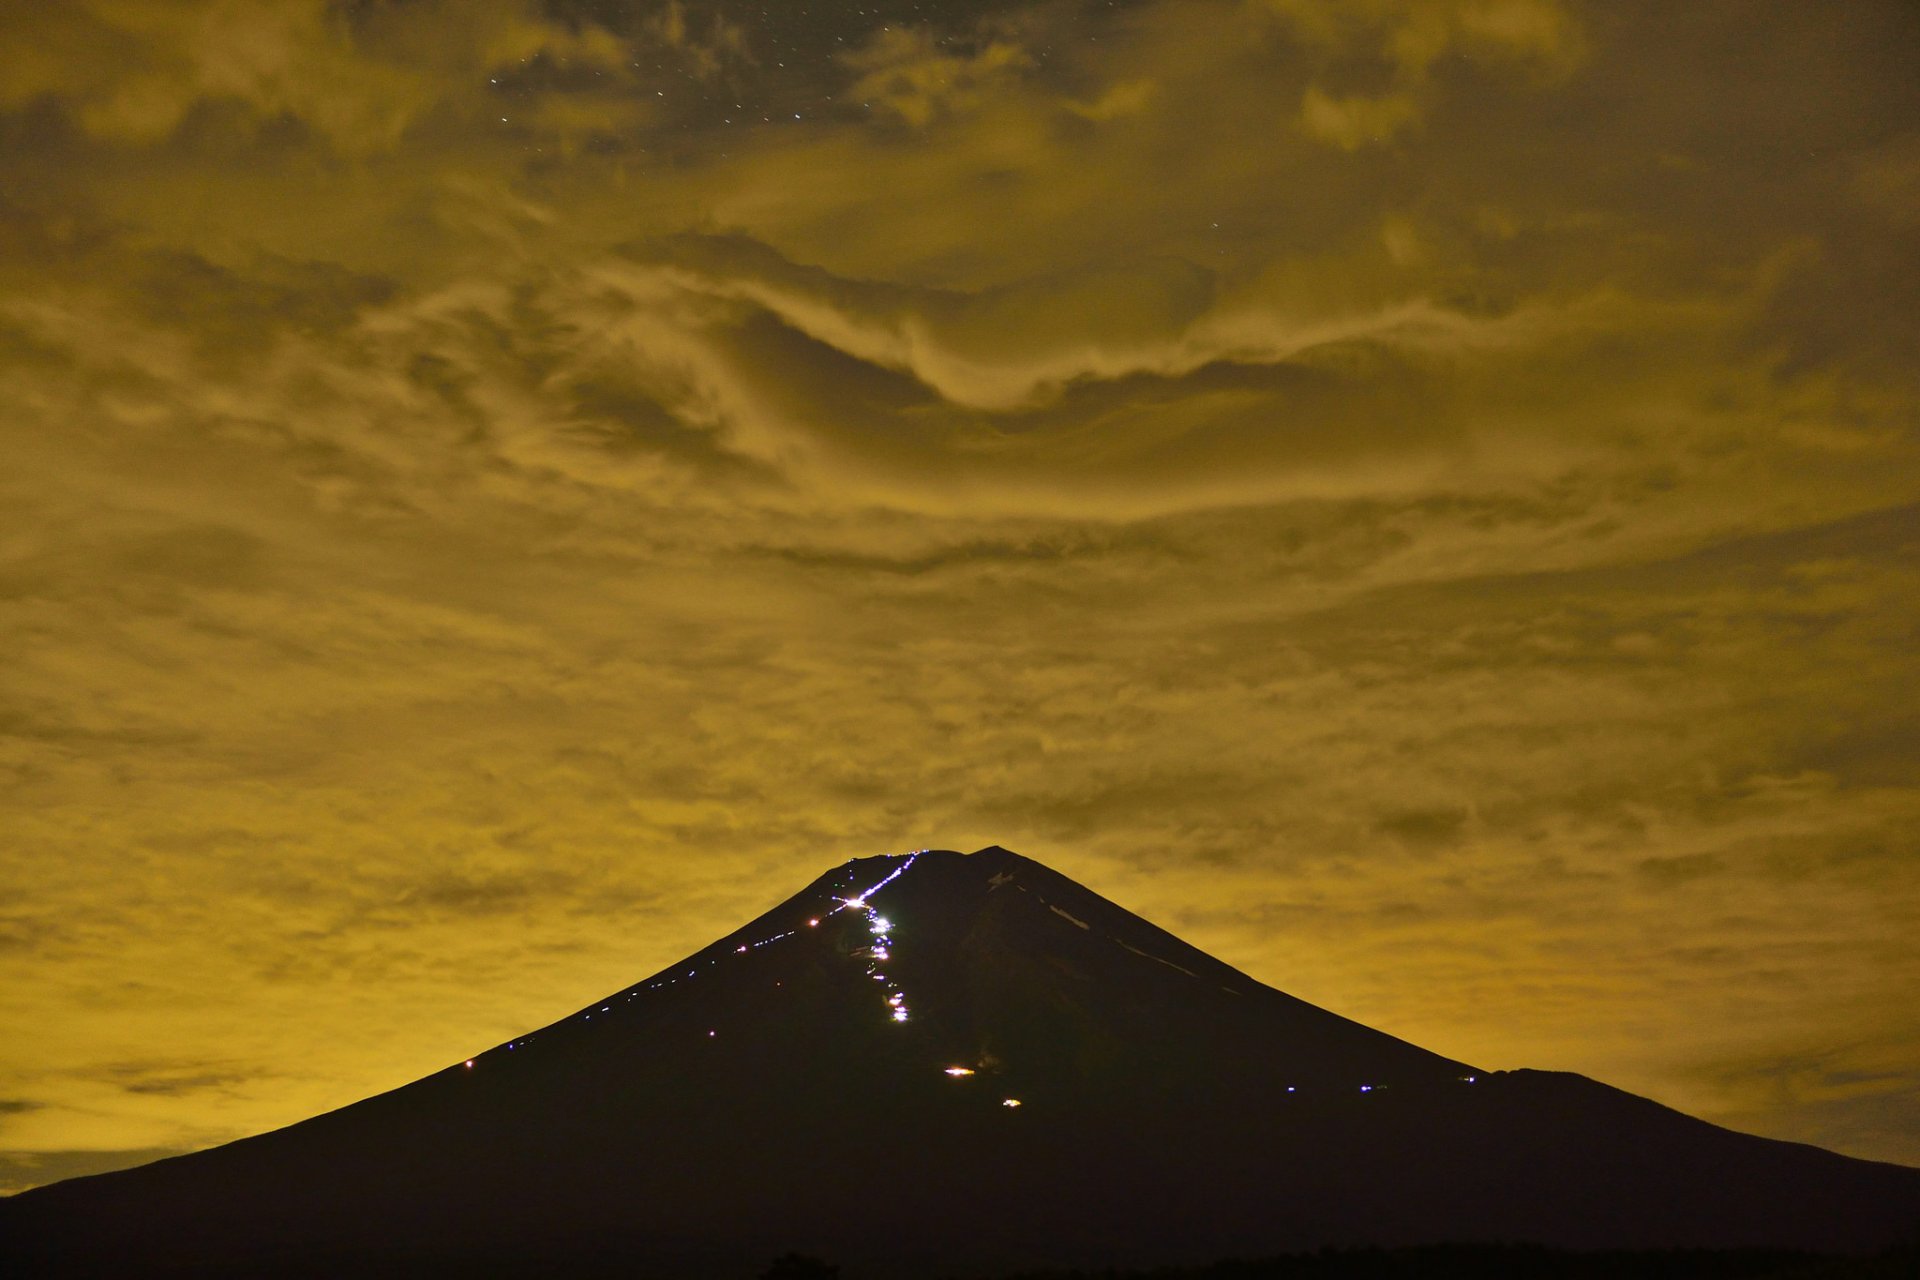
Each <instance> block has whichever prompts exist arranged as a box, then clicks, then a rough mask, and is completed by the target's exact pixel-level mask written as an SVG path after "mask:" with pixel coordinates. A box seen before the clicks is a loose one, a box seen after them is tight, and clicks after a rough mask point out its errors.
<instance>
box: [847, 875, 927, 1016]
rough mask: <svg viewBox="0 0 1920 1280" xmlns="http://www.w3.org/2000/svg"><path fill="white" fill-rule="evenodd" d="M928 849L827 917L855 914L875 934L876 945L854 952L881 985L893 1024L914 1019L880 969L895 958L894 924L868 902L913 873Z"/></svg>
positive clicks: (895, 985)
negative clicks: (914, 866) (909, 872)
mask: <svg viewBox="0 0 1920 1280" xmlns="http://www.w3.org/2000/svg"><path fill="white" fill-rule="evenodd" d="M925 852H926V850H925V849H917V850H915V851H914V852H912V853H910V854H908V855H907V860H906V861H905V862H903V863H901V864H900V865H899V866H897V867H895V868H894V869H893V871H892V872H891V873H889V874H888V875H887V877H886V878H885V879H883V880H881V881H880V883H878V884H876V885H873V886H872V887H870V888H868V889H866V890H864V891H862V892H860V893H857V894H855V895H854V896H853V897H851V898H842V899H840V905H839V906H837V907H835V908H834V909H833V910H832V911H829V912H828V913H827V914H828V915H837V914H838V913H840V912H842V911H847V910H854V911H858V912H860V913H861V914H862V915H864V916H865V917H866V921H867V928H868V929H869V930H870V931H871V932H872V933H873V941H872V942H871V943H870V944H869V945H867V946H865V947H861V948H857V949H856V950H855V951H854V954H855V955H865V956H866V959H867V976H868V977H869V978H872V979H873V980H874V981H875V982H878V983H880V984H881V987H882V989H883V990H884V991H885V992H886V1007H887V1018H888V1020H889V1021H892V1022H906V1021H908V1020H909V1019H911V1018H912V1017H913V1014H912V1012H911V1011H910V1010H909V1009H908V1008H907V995H906V992H904V991H902V990H900V984H899V983H897V982H895V981H894V980H893V979H891V978H889V977H888V976H887V975H886V974H885V973H883V972H881V970H880V966H881V964H882V963H884V962H885V961H887V960H889V959H891V958H892V957H893V921H891V920H889V919H887V918H886V917H885V916H883V915H881V914H880V912H879V910H878V909H877V908H875V907H873V906H870V905H869V904H868V899H870V898H872V897H873V895H874V894H876V893H878V892H880V891H881V890H882V889H884V888H886V887H887V886H888V885H890V884H892V883H893V882H894V881H895V880H898V879H899V878H900V877H901V876H903V875H905V874H907V872H908V871H910V870H912V869H913V864H914V862H915V860H916V859H918V858H919V857H920V855H921V854H923V853H925Z"/></svg>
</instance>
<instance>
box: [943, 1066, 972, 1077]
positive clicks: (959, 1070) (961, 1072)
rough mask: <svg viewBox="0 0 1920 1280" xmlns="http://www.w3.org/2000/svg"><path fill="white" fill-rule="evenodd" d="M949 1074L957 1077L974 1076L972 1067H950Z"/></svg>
mask: <svg viewBox="0 0 1920 1280" xmlns="http://www.w3.org/2000/svg"><path fill="white" fill-rule="evenodd" d="M947 1074H948V1075H950V1076H955V1077H958V1076H970V1075H972V1074H973V1068H972V1067H948V1068H947Z"/></svg>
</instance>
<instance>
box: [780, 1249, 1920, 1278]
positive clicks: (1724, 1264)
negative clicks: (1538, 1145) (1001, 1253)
mask: <svg viewBox="0 0 1920 1280" xmlns="http://www.w3.org/2000/svg"><path fill="white" fill-rule="evenodd" d="M769 1274H774V1273H769ZM817 1274H820V1275H821V1276H822V1280H825V1274H826V1273H817ZM779 1280H786V1278H785V1276H784V1275H781V1276H780V1277H779ZM793 1280H804V1277H803V1276H801V1275H799V1274H795V1275H794V1277H793ZM849 1280H856V1278H854V1277H849ZM1005 1280H1920V1246H1907V1247H1902V1248H1899V1249H1894V1250H1891V1251H1889V1252H1887V1253H1884V1254H1881V1255H1879V1256H1876V1257H1871V1258H1834V1257H1825V1256H1821V1255H1818V1254H1808V1253H1795V1252H1788V1251H1782V1250H1777V1249H1664V1250H1615V1249H1608V1250H1593V1251H1580V1250H1568V1249H1551V1248H1547V1247H1545V1246H1542V1245H1501V1244H1456V1245H1424V1246H1419V1247H1415V1248H1405V1249H1326V1250H1322V1251H1320V1252H1318V1253H1307V1254H1293V1255H1288V1256H1285V1257H1278V1258H1262V1259H1254V1260H1240V1259H1235V1260H1230V1261H1225V1262H1214V1263H1209V1264H1206V1265H1204V1266H1197V1267H1166V1268H1158V1269H1154V1270H1148V1271H1118V1270H1104V1271H1036V1272H1023V1273H1021V1274H1020V1275H1017V1276H1009V1277H1006V1278H1005Z"/></svg>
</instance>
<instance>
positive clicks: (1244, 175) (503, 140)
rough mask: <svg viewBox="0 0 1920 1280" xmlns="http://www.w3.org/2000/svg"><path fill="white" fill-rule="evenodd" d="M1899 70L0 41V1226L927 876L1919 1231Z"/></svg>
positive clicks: (1011, 10)
mask: <svg viewBox="0 0 1920 1280" xmlns="http://www.w3.org/2000/svg"><path fill="white" fill-rule="evenodd" d="M1916 65H1920V11H1917V10H1916V9H1915V8H1914V7H1913V6H1912V5H1910V4H1906V3H1901V2H1899V0H1889V2H1887V3H1871V2H1869V0H1854V2H1849V3H1845V4H1823V5H1806V4H1799V3H1793V2H1792V0H1781V2H1780V3H1714V2H1711V0H1706V2H1699V3H1691V2H1690V3H1686V4H1675V3H1671V0H1659V2H1658V3H1631V2H1622V0H1606V2H1605V3H1598V2H1596V3H1593V4H1580V3H1556V2H1555V0H1344V2H1342V0H1140V2H1138V3H1130V4H1099V3H1085V2H1081V0H1061V2H1057V3H1056V2H1052V0H1043V2H1041V3H1031V4H1011V3H964V4H963V3H940V4H935V3H909V2H906V0H871V2H869V3H864V4H858V3H847V2H841V3H831V4H823V3H814V4H805V5H803V4H797V3H791V2H789V0H769V2H768V3H766V4H765V5H761V4H740V3H732V2H730V0H729V2H727V3H717V4H716V3H693V2H691V0H688V2H687V3H684V4H677V3H676V4H664V5H663V4H659V3H652V2H642V0H633V2H632V3H591V4H589V3H576V2H571V0H569V2H565V3H562V2H558V0H555V2H553V3H548V4H541V3H538V2H537V0H484V2H481V0H458V2H456V0H385V2H378V0H360V2H355V3H335V4H326V3H321V2H320V0H277V2H275V3H263V2H261V0H63V2H62V3H47V4H24V3H23V4H10V5H6V6H4V7H0V652H3V653H4V654H5V659H4V661H0V1188H10V1189H19V1188H21V1187H24V1186H28V1185H32V1184H35V1183H38V1182H44V1181H49V1180H51V1179H54V1178H57V1177H62V1176H67V1175H70V1174H74V1173H80V1172H91V1171H95V1170H98V1169H103V1168H111V1167H116V1166H119V1165H125V1164H130V1163H135V1162H137V1161H140V1160H143V1159H147V1158H151V1157H152V1156H155V1155H160V1154H167V1153H172V1152H176V1151H181V1150H186V1149H192V1148H196V1147H201V1146H206V1145H210V1144H213V1143H217V1142H222V1141H226V1140H229V1139H232V1138H236V1137H240V1136H242V1135H245V1134H248V1133H254V1132H258V1131H260V1130H263V1129H266V1128H270V1127H274V1126H278V1125H282V1124H286V1123H289V1122H292V1121H294V1120H297V1119H300V1118H303V1117H305V1116H308V1115H311V1114H314V1113H316V1112H319V1111H322V1110H325V1109H328V1108H331V1107H336V1106H340V1105H343V1104H345V1103H347V1102H350V1101H353V1100H355V1099H358V1098H361V1097H364V1096H367V1095H369V1094H372V1093H375V1092H378V1091H380V1090H384V1089H388V1088H391V1087H394V1086H396V1085H399V1084H401V1083H404V1082H405V1081H408V1080H410V1079H413V1078H415V1077H418V1076H421V1075H424V1074H426V1073H428V1072H430V1071H433V1070H436V1069H438V1068H440V1067H443V1066H445V1065H447V1064H448V1063H450V1062H454V1061H457V1060H459V1059H461V1058H464V1057H466V1056H468V1055H470V1054H472V1053H473V1052H475V1051H477V1050H480V1049H483V1048H485V1047H487V1046H489V1045H492V1044H496V1043H499V1042H501V1041H504V1040H506V1039H508V1038H509V1037H511V1036H513V1035H516V1034H518V1033H520V1032H523V1031H525V1030H527V1029H529V1028H532V1027H535V1026H538V1025H541V1024H543V1023H546V1022H548V1021H551V1020H552V1019H554V1018H556V1017H559V1016H561V1015H563V1014H565V1013H567V1012H569V1011H571V1010H573V1009H575V1008H577V1007H578V1006H580V1005H581V1004H583V1003H585V1002H586V1001H588V1000H590V999H592V998H594V997H597V996H599V995H601V994H603V993H605V992H608V991H611V990H614V989H616V988H618V987H621V986H624V985H626V984H628V983H631V982H634V981H637V980H638V979H640V978H642V977H644V976H645V975H647V974H649V973H651V972H653V971H654V970H656V969H658V968H660V967H661V966H663V965H665V964H666V963H668V962H670V961H672V960H674V959H676V958H678V957H679V956H682V955H684V954H686V953H687V952H689V951H691V950H693V949H694V948H696V947H698V946H700V945H703V944H705V943H706V942H708V941H710V940H712V939H713V938H715V937H717V936H719V935H721V934H723V933H726V932H728V931H729V930H731V929H734V928H736V927H738V926H739V925H741V924H743V923H744V922H745V921H746V920H747V919H748V918H750V917H751V916H752V915H754V914H756V913H758V912H760V911H762V910H765V909H766V908H767V907H769V906H771V905H772V904H773V903H775V902H777V901H779V900H780V899H782V898H785V897H786V896H788V895H789V894H791V893H793V892H795V891H796V890H798V889H799V888H800V887H801V886H802V885H804V884H805V883H806V882H807V881H809V880H811V879H812V878H813V877H814V876H816V875H817V874H819V873H820V872H822V871H823V870H825V869H826V868H827V867H828V866H830V865H831V864H834V863H836V862H840V861H843V860H844V859H846V858H848V857H851V856H856V855H858V856H865V855H869V854H878V853H889V852H900V851H904V850H908V849H913V848H919V847H922V846H929V845H930V846H935V847H943V848H958V849H963V850H964V849H973V848H977V847H980V846H982V845H986V844H990V843H998V844H1003V845H1006V846H1007V847H1009V848H1012V849H1015V850H1018V851H1019V852H1021V853H1023V854H1026V855H1028V856H1030V857H1033V858H1036V859H1038V860H1040V861H1042V862H1045V863H1047V864H1048V865H1050V866H1052V867H1054V868H1056V869H1057V870H1059V871H1061V872H1062V873H1064V874H1066V875H1069V876H1071V877H1073V878H1075V879H1077V880H1079V881H1081V882H1082V883H1083V884H1085V885H1087V886H1088V887H1090V888H1092V889H1094V890H1095V891H1097V892H1100V893H1103V894H1105V895H1106V896H1108V897H1110V898H1113V899H1114V900H1116V901H1118V902H1119V903H1120V904H1121V905H1123V906H1125V907H1128V908H1130V909H1132V910H1135V911H1137V912H1139V913H1141V914H1143V915H1145V916H1147V917H1148V918H1149V919H1152V920H1154V921H1155V922H1157V923H1159V924H1161V925H1163V926H1165V927H1167V928H1169V929H1172V930H1173V931H1174V932H1176V933H1178V934H1180V935H1182V936H1183V937H1185V938H1186V939H1188V940H1189V941H1191V942H1193V943H1194V944H1195V945H1197V946H1200V947H1202V948H1203V949H1205V950H1208V951H1210V952H1212V953H1213V954H1215V955H1217V956H1219V957H1220V958H1222V959H1224V960H1226V961H1228V962H1229V963H1232V964H1235V965H1238V966H1239V967H1241V968H1243V969H1245V970H1246V971H1248V972H1249V973H1251V974H1253V975H1254V976H1255V977H1257V978H1259V979H1260V980H1262V981H1265V982H1267V983H1270V984H1272V985H1274V986H1277V987H1279V988H1281V989H1282V990H1285V991H1288V992H1290V993H1292V994H1294V995H1297V996H1300V997H1302V998H1304V999H1306V1000H1309V1001H1312V1002H1314V1003H1316V1004H1320V1005H1323V1006H1325V1007H1328V1008H1331V1009H1333V1010H1335V1011H1337V1012H1340V1013H1343V1014H1345V1015H1347V1016H1349V1017H1352V1018H1355V1019H1357V1020H1359V1021H1362V1022H1365V1023H1367V1024H1369V1025H1372V1026H1376V1027H1379V1028H1380V1029H1382V1030H1386V1031H1389V1032H1391V1033H1393V1034H1395V1035H1399V1036H1402V1037H1405V1038H1407V1039H1410V1040H1413V1041H1415V1042H1416V1043H1419V1044H1421V1045H1424V1046H1426V1047H1428V1048H1431V1049H1433V1050H1436V1051H1438V1052H1440V1053H1443V1054H1446V1055H1448V1056H1450V1057H1455V1058H1459V1059H1463V1060H1466V1061H1470V1062H1473V1063H1475V1064H1478V1065H1481V1066H1484V1067H1489V1068H1511V1067H1519V1066H1534V1067H1547V1068H1559V1069H1566V1070H1575V1071H1580V1072H1582V1073H1585V1074H1587V1075H1591V1076H1594V1077H1597V1078H1600V1079H1603V1080H1606V1081H1608V1082H1610V1083H1613V1084H1617V1085H1619V1086H1621V1087H1624V1088H1627V1089H1630V1090H1633V1091H1635V1092H1638V1093H1644V1094H1647V1095H1650V1096H1652V1097H1655V1098H1657V1099H1659V1100H1661V1101H1663V1102H1666V1103H1668V1104H1670V1105H1673V1106H1677V1107H1679V1108H1681V1109H1683V1110H1686V1111H1689V1112H1692V1113H1694V1114H1698V1115H1701V1116H1704V1117H1706V1118H1708V1119H1712V1120H1715V1121H1717V1122H1720V1123H1725V1124H1729V1125H1732V1126H1735V1127H1737V1128H1741V1129H1745V1130H1749V1131H1752V1132H1758V1133H1764V1134H1768V1135H1771V1136H1777V1137H1786V1138H1794V1139H1800V1140H1806V1141H1812V1142H1817V1143H1820V1144H1823V1145H1828V1146H1831V1147H1834V1148H1836V1149H1838V1150H1841V1151H1845V1152H1848V1153H1851V1154H1856V1155H1865V1156H1873V1157H1879V1158H1884V1159H1896V1160H1903V1161H1907V1162H1912V1163H1920V1001H1916V999H1915V995H1914V993H1915V992H1916V991H1920V858H1917V857H1916V854H1920V849H1917V848H1916V835H1915V832H1916V831H1917V830H1920V710H1917V709H1916V708H1917V707H1920V700H1916V696H1915V692H1914V691H1915V689H1916V688H1920V643H1916V640H1917V639H1920V413H1917V411H1920V357H1916V354H1915V353H1916V352H1920V306H1916V304H1915V299H1916V297H1920V78H1917V77H1916V76H1915V75H1914V67H1915V66H1916Z"/></svg>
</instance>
